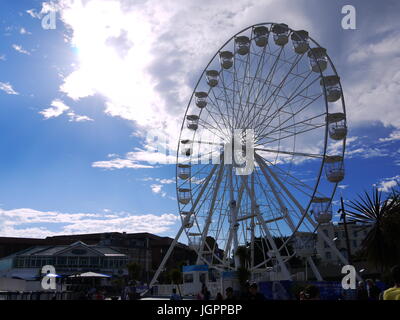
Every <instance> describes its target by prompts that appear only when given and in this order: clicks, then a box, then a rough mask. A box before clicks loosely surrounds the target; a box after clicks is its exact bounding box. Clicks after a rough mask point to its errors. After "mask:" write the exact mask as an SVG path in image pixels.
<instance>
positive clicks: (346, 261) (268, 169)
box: [255, 155, 362, 280]
mask: <svg viewBox="0 0 400 320" xmlns="http://www.w3.org/2000/svg"><path fill="white" fill-rule="evenodd" d="M255 158H256V161H257V163H258V164H259V165H260V166H263V167H264V168H265V169H266V170H267V171H268V172H269V173H270V174H271V176H273V177H274V179H275V180H276V181H277V182H278V184H279V186H280V187H281V188H282V190H283V191H284V192H285V193H286V194H287V195H288V197H289V198H290V199H291V200H292V201H293V203H294V204H295V205H296V206H297V208H298V209H299V210H300V212H302V214H303V215H304V216H305V218H306V219H307V221H308V222H309V223H310V224H311V225H312V226H313V227H314V228H315V229H318V226H319V224H318V223H316V222H315V221H314V220H313V219H312V218H311V217H310V216H309V215H308V214H307V212H305V210H304V208H303V207H302V205H301V204H300V203H299V202H298V201H297V200H296V198H295V197H294V196H293V195H292V194H291V193H290V191H289V190H288V189H287V188H286V186H285V185H284V184H283V183H282V181H280V179H279V178H278V176H277V175H276V174H275V172H273V170H271V169H270V168H269V167H268V165H267V164H266V163H265V161H264V160H263V159H262V158H261V157H260V156H258V155H255ZM318 234H319V235H321V237H322V238H323V240H324V241H325V242H326V243H327V244H328V246H329V248H330V249H331V250H332V251H333V253H334V254H335V255H336V257H337V258H339V260H340V261H341V262H342V263H343V264H345V265H348V264H349V262H348V260H347V259H346V258H345V257H344V256H343V255H342V254H341V252H340V251H339V250H338V249H337V248H336V246H335V244H334V243H333V241H332V239H330V238H329V237H328V236H327V235H326V234H325V233H324V232H319V233H318ZM310 266H311V268H313V265H312V264H310ZM356 276H357V279H358V280H362V278H361V276H360V275H359V274H358V273H356Z"/></svg>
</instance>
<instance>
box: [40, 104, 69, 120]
mask: <svg viewBox="0 0 400 320" xmlns="http://www.w3.org/2000/svg"><path fill="white" fill-rule="evenodd" d="M69 109H70V107H68V106H67V105H66V104H65V103H64V102H63V101H61V100H60V99H55V100H53V101H52V103H51V107H50V108H47V109H44V110H42V111H40V112H39V113H40V114H42V115H43V117H44V118H45V119H46V120H47V119H50V118H56V117H59V116H61V115H62V114H63V113H64V112H65V111H67V110H69Z"/></svg>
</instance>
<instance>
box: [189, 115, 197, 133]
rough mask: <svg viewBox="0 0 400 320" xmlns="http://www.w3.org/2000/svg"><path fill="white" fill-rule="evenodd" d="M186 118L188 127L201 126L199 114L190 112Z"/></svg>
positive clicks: (192, 128)
mask: <svg viewBox="0 0 400 320" xmlns="http://www.w3.org/2000/svg"><path fill="white" fill-rule="evenodd" d="M186 120H187V127H188V129H190V130H197V128H198V127H199V116H197V115H195V114H190V115H188V116H186Z"/></svg>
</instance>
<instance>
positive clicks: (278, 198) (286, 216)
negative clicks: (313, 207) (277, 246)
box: [259, 163, 323, 281]
mask: <svg viewBox="0 0 400 320" xmlns="http://www.w3.org/2000/svg"><path fill="white" fill-rule="evenodd" d="M259 165H260V169H261V171H262V173H263V175H264V177H265V179H266V180H267V182H268V184H269V186H270V187H271V190H272V192H273V194H274V195H275V197H276V198H277V200H278V202H279V205H280V206H281V210H282V211H283V210H285V211H287V209H286V207H285V206H284V204H283V201H282V199H281V198H280V196H279V194H278V192H277V190H276V187H275V184H274V183H273V181H272V180H271V178H270V177H269V175H268V174H267V173H266V172H265V168H264V165H263V164H262V163H259ZM285 221H286V222H287V224H288V225H289V228H290V229H291V230H292V232H293V233H294V232H296V227H295V225H294V223H293V221H292V219H291V217H290V216H289V214H288V213H287V212H286V214H285ZM307 261H308V263H309V264H310V266H311V269H312V271H313V273H314V275H315V277H316V278H317V280H318V281H323V278H322V276H321V274H320V273H319V271H318V268H317V267H316V265H315V263H314V260H313V259H312V257H307Z"/></svg>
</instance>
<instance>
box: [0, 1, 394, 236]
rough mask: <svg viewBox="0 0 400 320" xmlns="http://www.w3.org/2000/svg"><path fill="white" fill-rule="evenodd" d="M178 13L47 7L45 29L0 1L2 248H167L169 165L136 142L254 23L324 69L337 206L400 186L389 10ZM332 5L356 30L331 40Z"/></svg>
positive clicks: (267, 6)
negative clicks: (305, 34)
mask: <svg viewBox="0 0 400 320" xmlns="http://www.w3.org/2000/svg"><path fill="white" fill-rule="evenodd" d="M184 3H185V4H184V5H183V1H178V0H176V1H124V0H109V1H104V0H86V1H73V0H60V1H54V2H53V6H55V7H56V8H57V9H58V11H57V12H56V16H57V24H56V29H55V30H45V29H43V28H42V26H41V19H42V18H43V16H45V15H46V14H47V13H48V11H47V8H48V7H49V2H43V1H34V0H31V1H28V0H20V1H11V0H3V1H1V3H0V38H1V41H0V148H1V150H2V156H1V157H0V168H1V174H0V177H1V179H0V236H26V237H45V236H47V235H53V234H64V233H84V232H102V231H127V232H136V231H139V232H142V231H147V232H153V233H157V234H161V235H169V236H173V235H174V233H175V232H176V230H177V229H178V227H179V223H180V222H179V220H178V215H177V210H178V209H177V202H176V195H175V182H174V179H175V167H174V165H172V164H166V163H165V161H164V162H163V163H158V164H154V163H153V162H149V161H150V160H154V159H158V158H156V157H155V156H154V153H153V152H152V149H151V145H150V144H149V141H148V139H146V135H147V134H148V133H149V132H152V131H154V130H159V131H160V130H161V131H162V132H165V133H166V134H169V135H170V136H171V137H176V134H177V132H178V128H179V125H180V121H181V120H182V118H183V116H184V112H185V107H186V104H187V101H188V99H189V98H190V94H191V90H192V89H193V87H194V85H195V82H196V80H197V78H198V77H199V75H200V73H201V71H202V69H203V68H204V65H205V64H206V63H207V62H208V60H209V59H210V57H211V56H212V55H213V54H214V53H215V52H216V50H217V49H218V48H219V47H220V45H222V44H223V43H224V42H225V41H226V40H227V39H228V38H229V37H231V36H232V35H233V34H234V33H236V32H238V31H239V30H241V29H243V28H244V27H247V26H249V25H252V24H256V23H260V22H286V23H287V24H288V25H289V26H290V27H293V28H294V29H306V30H308V31H309V32H310V35H311V36H312V37H313V38H314V39H316V40H317V41H318V42H319V43H320V44H321V45H322V46H324V47H325V48H327V49H328V52H329V55H330V57H331V58H332V59H333V61H334V64H335V66H336V68H337V71H338V73H339V74H340V76H341V79H342V84H343V87H344V94H345V99H346V106H347V119H348V125H349V134H348V146H347V150H348V151H347V155H346V178H345V180H344V181H343V182H342V183H341V184H342V185H343V187H342V189H341V190H342V192H343V194H344V196H345V197H346V198H347V199H352V198H354V197H355V195H356V194H357V193H360V192H362V191H363V190H365V189H370V188H371V187H372V186H373V185H377V186H378V187H379V188H381V189H382V190H383V191H388V188H389V187H390V186H392V185H393V184H394V183H395V181H396V180H399V179H400V174H399V168H400V167H399V165H400V108H399V102H400V101H399V89H400V71H399V70H400V68H399V67H400V54H399V52H398V48H399V47H400V28H399V24H400V22H399V20H398V14H399V9H400V3H398V2H397V1H389V0H388V1H380V2H378V1H346V2H344V1H329V3H328V2H326V1H324V2H323V1H316V0H302V1H293V0H292V1H278V0H276V1H275V0H274V1H272V0H271V1H267V0H266V1H252V0H247V1H236V2H235V3H234V4H233V3H231V1H185V2H184ZM344 4H352V5H354V6H355V8H356V10H357V11H356V12H357V29H356V30H343V29H342V28H341V18H342V16H343V15H342V14H341V7H342V6H343V5H344ZM216 30H218V32H215V31H216ZM176 139H177V138H176ZM176 139H175V140H174V139H171V140H172V141H171V142H170V144H171V148H172V149H173V148H175V147H176V141H177V140H176ZM171 154H173V152H172V153H171ZM171 159H173V155H171V158H170V160H171ZM307 165H309V164H304V165H303V166H304V167H303V168H301V166H299V168H298V169H299V170H303V169H304V170H307ZM339 194H340V191H339V192H338V193H337V194H336V198H335V199H336V200H337V196H338V195H339Z"/></svg>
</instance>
